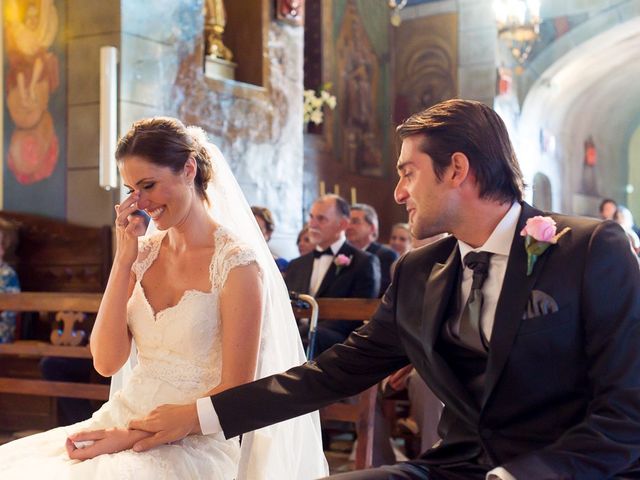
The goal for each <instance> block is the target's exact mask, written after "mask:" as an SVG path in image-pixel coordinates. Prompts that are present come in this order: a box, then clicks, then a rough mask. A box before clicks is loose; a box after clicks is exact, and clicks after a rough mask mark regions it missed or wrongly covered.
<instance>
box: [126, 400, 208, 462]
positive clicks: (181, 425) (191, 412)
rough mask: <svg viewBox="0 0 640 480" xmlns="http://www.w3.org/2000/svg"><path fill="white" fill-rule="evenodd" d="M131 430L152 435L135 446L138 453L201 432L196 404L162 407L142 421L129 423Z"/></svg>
mask: <svg viewBox="0 0 640 480" xmlns="http://www.w3.org/2000/svg"><path fill="white" fill-rule="evenodd" d="M129 428H134V429H136V430H144V431H145V432H149V434H150V435H151V436H150V437H149V438H145V439H144V440H141V441H139V442H136V444H135V445H134V446H133V449H134V450H135V451H136V452H142V451H144V450H149V449H150V448H153V447H157V446H158V445H162V444H163V443H169V442H175V441H176V440H181V439H183V438H184V437H186V436H187V435H189V434H191V433H201V432H200V422H199V420H198V411H197V408H196V404H195V403H193V404H190V405H161V406H159V407H157V408H156V409H154V410H153V411H152V412H151V413H150V414H149V415H147V416H146V417H145V418H143V419H140V420H132V421H131V422H129Z"/></svg>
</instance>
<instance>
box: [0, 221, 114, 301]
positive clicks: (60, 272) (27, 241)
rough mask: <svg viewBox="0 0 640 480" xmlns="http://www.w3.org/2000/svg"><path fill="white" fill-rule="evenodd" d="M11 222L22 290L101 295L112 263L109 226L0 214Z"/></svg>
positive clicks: (14, 264) (12, 261) (13, 262)
mask: <svg viewBox="0 0 640 480" xmlns="http://www.w3.org/2000/svg"><path fill="white" fill-rule="evenodd" d="M0 217H1V218H4V219H5V220H8V221H10V222H12V223H14V224H15V225H16V226H17V230H18V245H17V249H16V251H15V256H14V255H12V257H13V258H9V259H7V260H8V261H9V263H10V264H12V266H14V267H15V268H16V272H17V273H18V278H19V279H20V285H21V287H22V290H23V291H33V292H96V293H98V292H102V291H104V288H105V286H106V285H107V279H108V278H109V271H110V269H111V261H112V256H113V254H112V242H111V238H112V235H111V227H110V226H103V227H89V226H82V225H75V224H73V223H68V222H65V221H62V220H56V219H52V218H46V217H41V216H39V215H31V214H27V213H16V212H7V211H0Z"/></svg>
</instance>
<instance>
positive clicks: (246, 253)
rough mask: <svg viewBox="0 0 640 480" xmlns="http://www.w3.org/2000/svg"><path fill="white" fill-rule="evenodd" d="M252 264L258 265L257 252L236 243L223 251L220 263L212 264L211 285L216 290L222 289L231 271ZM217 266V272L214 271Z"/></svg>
mask: <svg viewBox="0 0 640 480" xmlns="http://www.w3.org/2000/svg"><path fill="white" fill-rule="evenodd" d="M251 263H255V264H256V265H258V260H257V258H256V254H255V252H254V251H253V250H251V249H250V248H249V247H248V246H246V245H243V244H240V243H234V244H233V245H230V246H228V247H227V248H225V249H223V251H222V252H221V255H220V258H219V261H218V262H214V263H213V264H212V271H211V277H212V278H211V284H212V285H213V287H214V289H215V288H217V289H219V290H221V289H222V287H223V286H224V284H225V282H226V281H227V277H228V276H229V272H231V270H233V269H234V268H237V267H242V266H245V265H250V264H251ZM215 264H217V265H218V267H219V268H218V269H217V270H218V271H217V272H215V271H214V270H215V267H214V265H215ZM261 273H262V272H261Z"/></svg>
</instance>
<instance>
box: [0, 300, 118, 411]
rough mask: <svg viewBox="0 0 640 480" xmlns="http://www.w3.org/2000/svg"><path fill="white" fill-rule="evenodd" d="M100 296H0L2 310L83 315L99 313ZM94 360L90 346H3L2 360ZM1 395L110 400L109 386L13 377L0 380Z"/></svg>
mask: <svg viewBox="0 0 640 480" xmlns="http://www.w3.org/2000/svg"><path fill="white" fill-rule="evenodd" d="M101 299H102V295H101V294H96V293H53V292H46V293H41V292H25V293H14V294H11V293H3V294H0V310H13V311H16V312H33V311H36V312H43V311H44V312H63V311H64V312H69V311H71V312H82V313H96V312H97V311H98V308H99V307H100V301H101ZM1 355H10V356H22V357H33V358H41V357H69V358H87V359H90V358H91V351H90V350H89V347H88V346H81V347H70V346H55V345H52V344H50V343H47V342H42V341H35V340H18V341H16V342H14V343H3V344H0V356H1ZM0 393H17V394H26V395H40V396H48V397H70V398H88V399H92V400H107V399H108V398H109V386H108V385H99V384H94V383H72V382H51V381H47V380H34V379H23V378H13V377H0Z"/></svg>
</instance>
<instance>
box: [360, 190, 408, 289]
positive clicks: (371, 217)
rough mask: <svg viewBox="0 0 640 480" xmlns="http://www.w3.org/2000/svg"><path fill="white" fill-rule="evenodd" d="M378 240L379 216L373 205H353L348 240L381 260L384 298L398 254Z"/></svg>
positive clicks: (381, 283) (381, 280) (381, 286)
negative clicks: (392, 266)
mask: <svg viewBox="0 0 640 480" xmlns="http://www.w3.org/2000/svg"><path fill="white" fill-rule="evenodd" d="M377 239H378V214H377V213H376V211H375V209H374V208H373V207H372V206H371V205H367V204H366V203H356V204H354V205H351V214H350V222H349V226H348V227H347V240H349V242H350V243H351V245H353V246H354V247H356V248H359V249H360V250H364V251H365V252H369V253H371V254H373V255H375V256H377V257H378V259H379V260H380V293H379V294H378V296H380V297H381V296H382V294H384V292H385V291H386V290H387V288H388V287H389V284H390V283H391V265H393V262H395V261H396V259H397V258H398V254H397V253H396V252H395V251H393V250H391V249H390V248H388V247H385V246H384V245H382V244H380V243H378V242H376V240H377Z"/></svg>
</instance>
